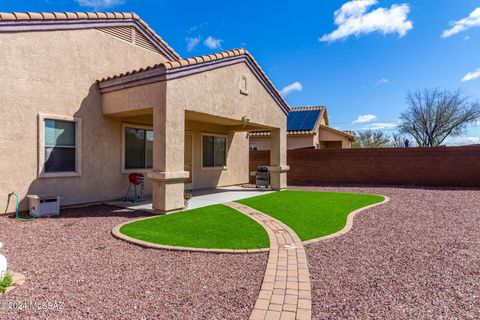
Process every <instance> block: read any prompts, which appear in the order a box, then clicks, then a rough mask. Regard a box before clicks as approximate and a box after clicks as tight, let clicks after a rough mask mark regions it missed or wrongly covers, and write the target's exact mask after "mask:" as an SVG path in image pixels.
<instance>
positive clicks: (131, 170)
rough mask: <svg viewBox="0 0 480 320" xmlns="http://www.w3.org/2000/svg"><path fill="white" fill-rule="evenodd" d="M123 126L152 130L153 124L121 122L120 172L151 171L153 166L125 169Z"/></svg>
mask: <svg viewBox="0 0 480 320" xmlns="http://www.w3.org/2000/svg"><path fill="white" fill-rule="evenodd" d="M125 128H134V129H145V130H150V131H152V132H153V126H148V125H143V124H135V123H127V122H122V133H121V134H122V170H121V173H134V172H138V173H146V172H152V171H153V168H143V169H126V168H125ZM153 139H155V133H154V137H153Z"/></svg>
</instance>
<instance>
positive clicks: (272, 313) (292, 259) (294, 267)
mask: <svg viewBox="0 0 480 320" xmlns="http://www.w3.org/2000/svg"><path fill="white" fill-rule="evenodd" d="M225 205H227V206H229V207H231V208H234V209H236V210H237V211H239V212H241V213H243V214H245V215H248V216H249V217H251V218H252V219H254V220H255V221H257V222H258V223H259V224H260V225H261V226H262V227H263V228H264V229H265V230H266V231H267V233H268V237H269V239H270V251H269V255H268V263H267V269H266V271H265V276H264V278H263V284H262V289H261V290H260V294H259V295H258V298H257V302H256V304H255V307H254V309H253V312H252V314H251V315H250V320H267V319H268V320H270V319H272V320H273V319H280V320H284V319H299V320H300V319H308V320H310V319H311V318H312V294H311V288H310V275H309V272H308V265H307V257H306V255H305V250H304V248H303V244H302V241H301V240H300V238H299V237H298V236H297V234H296V233H295V232H294V231H293V230H292V229H291V228H289V227H288V226H287V225H285V224H283V223H282V222H280V221H278V220H277V219H274V218H272V217H270V216H268V215H266V214H264V213H262V212H260V211H257V210H255V209H253V208H250V207H248V206H245V205H242V204H239V203H235V202H229V203H225Z"/></svg>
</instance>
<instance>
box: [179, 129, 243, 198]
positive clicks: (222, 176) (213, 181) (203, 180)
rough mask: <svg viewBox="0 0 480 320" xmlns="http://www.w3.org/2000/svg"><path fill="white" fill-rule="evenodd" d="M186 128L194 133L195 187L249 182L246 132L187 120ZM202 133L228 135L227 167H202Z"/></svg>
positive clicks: (201, 187)
mask: <svg viewBox="0 0 480 320" xmlns="http://www.w3.org/2000/svg"><path fill="white" fill-rule="evenodd" d="M185 130H186V131H187V132H189V133H192V134H193V187H194V188H195V189H203V188H212V187H216V186H219V187H221V186H229V185H236V184H243V183H247V182H248V174H249V173H248V138H247V134H246V133H245V132H229V131H228V128H227V127H224V126H220V125H214V124H208V123H202V122H196V121H187V122H186V124H185ZM202 133H203V134H209V133H211V134H221V135H226V136H227V165H226V168H225V169H219V168H202Z"/></svg>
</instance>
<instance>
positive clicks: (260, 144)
mask: <svg viewBox="0 0 480 320" xmlns="http://www.w3.org/2000/svg"><path fill="white" fill-rule="evenodd" d="M353 141H354V135H353V133H351V132H348V131H340V130H336V129H333V128H331V127H330V126H329V123H328V115H327V108H326V107H323V106H318V107H298V108H291V109H290V112H289V113H288V118H287V148H288V149H289V150H291V149H305V148H315V149H331V148H334V149H341V148H350V147H351V146H352V142H353ZM270 147H271V146H270V132H269V131H256V132H251V133H250V150H270Z"/></svg>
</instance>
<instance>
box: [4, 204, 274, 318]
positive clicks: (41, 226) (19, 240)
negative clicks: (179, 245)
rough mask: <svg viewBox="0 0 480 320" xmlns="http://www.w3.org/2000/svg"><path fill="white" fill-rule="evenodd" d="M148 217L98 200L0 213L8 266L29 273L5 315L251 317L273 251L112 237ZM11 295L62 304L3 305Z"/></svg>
mask: <svg viewBox="0 0 480 320" xmlns="http://www.w3.org/2000/svg"><path fill="white" fill-rule="evenodd" d="M142 216H144V213H140V212H132V211H126V210H119V209H114V208H110V207H105V206H96V207H89V208H81V209H70V210H66V211H64V212H63V213H62V216H61V217H59V218H50V219H41V220H37V221H33V222H28V223H22V222H17V221H15V220H14V219H11V218H7V217H5V216H3V217H0V241H2V242H3V243H4V245H5V246H4V248H3V249H2V252H3V253H4V255H5V256H6V257H7V259H8V260H9V268H10V269H12V270H13V271H16V272H22V273H24V274H25V275H26V278H27V280H26V283H25V284H24V285H22V286H20V287H18V288H16V289H15V290H14V291H12V292H10V293H9V294H8V295H6V296H3V297H0V319H2V320H3V319H209V320H210V319H247V318H248V316H249V315H250V312H251V310H252V309H253V305H254V304H255V301H256V298H257V295H258V293H259V291H260V287H261V283H262V279H263V275H264V271H265V267H266V260H267V253H258V254H257V253H256V254H248V255H242V254H209V253H191V252H174V251H165V250H153V249H145V248H142V247H139V246H136V245H132V244H129V243H126V242H124V241H121V240H118V239H115V238H113V237H112V236H111V234H110V231H111V229H112V228H113V227H114V226H115V225H117V224H119V223H122V222H125V221H127V220H130V219H134V218H139V217H142ZM11 301H15V302H17V303H18V302H37V303H46V302H52V303H54V302H57V305H56V306H54V305H50V307H51V308H52V309H50V310H40V311H35V310H32V309H28V310H27V309H24V310H12V309H5V306H4V305H2V303H5V302H11ZM60 303H63V305H60ZM43 306H45V305H43ZM59 307H61V308H60V309H58V308H59ZM55 308H56V309H55Z"/></svg>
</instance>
